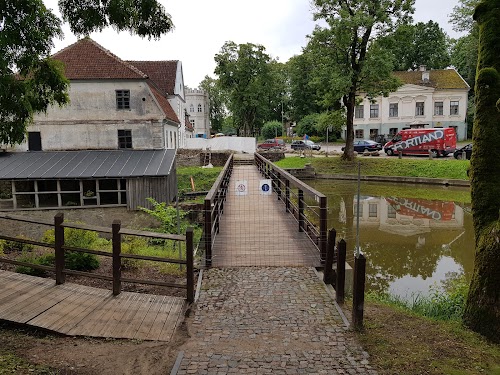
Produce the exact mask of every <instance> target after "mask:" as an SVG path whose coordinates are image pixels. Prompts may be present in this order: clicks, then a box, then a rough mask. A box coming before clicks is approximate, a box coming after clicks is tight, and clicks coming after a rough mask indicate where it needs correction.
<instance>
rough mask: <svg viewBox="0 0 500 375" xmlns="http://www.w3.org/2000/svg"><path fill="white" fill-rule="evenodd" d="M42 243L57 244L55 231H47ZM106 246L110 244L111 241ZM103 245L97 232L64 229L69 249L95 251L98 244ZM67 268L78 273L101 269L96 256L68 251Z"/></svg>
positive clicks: (65, 240) (65, 241) (65, 242)
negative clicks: (76, 248)
mask: <svg viewBox="0 0 500 375" xmlns="http://www.w3.org/2000/svg"><path fill="white" fill-rule="evenodd" d="M42 241H43V242H47V243H50V244H53V243H55V235H54V229H49V230H47V231H46V232H45V233H44V234H43V236H42ZM104 241H106V244H109V241H107V240H104ZM101 243H103V239H101V238H99V234H98V233H97V232H93V231H88V230H83V229H74V228H64V244H65V246H68V247H79V248H83V249H95V248H96V244H101ZM65 267H66V268H68V269H71V270H76V271H91V270H95V269H97V268H99V259H98V258H97V256H95V255H94V254H87V253H80V252H77V251H66V257H65Z"/></svg>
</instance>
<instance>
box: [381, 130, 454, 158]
mask: <svg viewBox="0 0 500 375" xmlns="http://www.w3.org/2000/svg"><path fill="white" fill-rule="evenodd" d="M456 147H457V134H456V133H455V129H453V128H421V129H406V130H401V131H400V132H399V133H397V134H396V135H395V136H394V137H393V138H392V140H390V141H389V142H387V143H386V144H385V145H384V151H385V153H386V154H387V155H389V156H390V155H397V154H398V153H399V151H401V152H402V154H403V155H428V154H429V152H431V153H432V156H434V157H440V156H446V155H448V154H451V153H453V152H454V151H455V149H456Z"/></svg>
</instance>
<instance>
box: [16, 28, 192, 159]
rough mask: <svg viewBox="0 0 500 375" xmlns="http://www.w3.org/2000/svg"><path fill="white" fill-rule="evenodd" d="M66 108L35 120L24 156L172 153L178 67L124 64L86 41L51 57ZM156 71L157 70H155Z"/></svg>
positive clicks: (180, 124)
mask: <svg viewBox="0 0 500 375" xmlns="http://www.w3.org/2000/svg"><path fill="white" fill-rule="evenodd" d="M53 58H54V59H57V60H59V61H61V62H63V64H64V66H65V74H66V77H67V78H68V79H69V81H70V87H69V97H70V103H69V104H68V105H66V106H63V107H59V106H51V107H49V108H48V110H47V112H46V113H42V114H37V115H35V117H34V121H33V124H32V125H30V126H29V128H28V140H27V142H26V143H25V144H22V145H20V146H18V147H17V149H24V150H33V151H35V150H37V151H40V150H44V151H54V150H113V149H133V150H147V149H176V148H178V147H179V139H180V137H179V131H180V129H181V128H184V127H185V115H184V112H185V110H184V102H185V99H184V83H183V78H182V64H181V63H180V61H174V62H163V61H160V62H127V61H124V60H121V59H120V58H119V57H117V56H116V55H114V54H113V53H111V52H110V51H108V50H106V49H105V48H104V47H102V46H101V45H99V44H98V43H96V42H95V41H93V40H92V39H90V38H84V39H80V40H79V41H78V42H76V43H74V44H72V45H70V46H68V47H66V48H64V49H63V50H61V51H59V52H58V53H56V54H54V55H53ZM155 67H158V69H155Z"/></svg>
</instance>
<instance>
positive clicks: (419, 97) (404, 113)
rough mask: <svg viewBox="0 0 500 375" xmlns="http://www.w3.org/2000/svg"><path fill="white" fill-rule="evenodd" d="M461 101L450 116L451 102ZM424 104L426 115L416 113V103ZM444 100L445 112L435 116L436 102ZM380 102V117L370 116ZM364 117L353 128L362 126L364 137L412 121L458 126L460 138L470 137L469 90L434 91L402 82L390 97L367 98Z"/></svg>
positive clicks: (367, 137)
mask: <svg viewBox="0 0 500 375" xmlns="http://www.w3.org/2000/svg"><path fill="white" fill-rule="evenodd" d="M451 101H458V103H459V107H458V108H459V113H458V115H450V102H451ZM417 102H423V103H424V115H423V116H416V115H415V110H416V103H417ZM435 102H443V115H434V103H435ZM377 103H378V104H379V116H378V117H377V118H370V104H377ZM391 103H398V116H396V117H389V106H390V104H391ZM359 104H362V105H363V106H364V117H363V118H355V119H354V130H357V129H363V130H364V135H363V138H365V139H369V137H370V129H377V130H378V134H386V135H387V134H389V130H390V129H391V128H398V130H402V129H403V128H406V127H410V125H411V124H412V123H421V124H426V127H436V126H438V127H441V126H442V127H456V129H457V138H458V140H465V139H466V138H467V124H466V121H465V120H466V115H467V104H468V95H467V90H459V89H457V90H451V89H450V90H435V89H434V88H431V87H423V86H418V85H409V84H406V85H403V86H401V87H400V88H399V89H398V90H397V91H396V92H394V93H391V94H390V95H389V96H388V97H378V98H374V103H371V102H370V101H369V100H368V99H367V98H365V99H364V100H363V101H362V102H361V103H359Z"/></svg>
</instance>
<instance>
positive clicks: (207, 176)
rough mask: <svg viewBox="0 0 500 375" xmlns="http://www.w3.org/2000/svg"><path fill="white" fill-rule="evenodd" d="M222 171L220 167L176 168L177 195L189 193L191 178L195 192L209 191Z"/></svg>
mask: <svg viewBox="0 0 500 375" xmlns="http://www.w3.org/2000/svg"><path fill="white" fill-rule="evenodd" d="M221 171H222V167H213V168H201V167H178V168H177V187H178V188H179V193H181V194H182V193H185V192H191V191H193V190H192V187H191V177H193V182H194V188H195V191H207V190H210V188H211V187H212V185H213V184H214V182H215V180H216V179H217V177H218V176H219V173H220V172H221Z"/></svg>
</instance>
